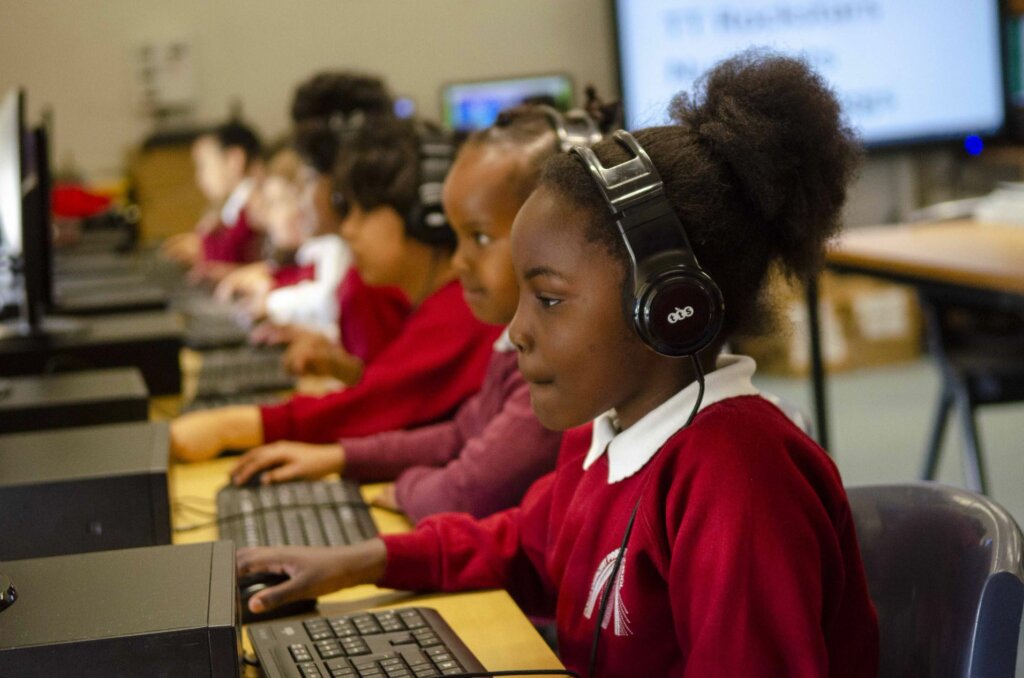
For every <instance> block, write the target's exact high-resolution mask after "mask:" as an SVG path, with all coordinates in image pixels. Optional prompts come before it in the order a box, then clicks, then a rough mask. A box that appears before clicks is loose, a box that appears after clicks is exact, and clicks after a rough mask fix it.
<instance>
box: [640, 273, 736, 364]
mask: <svg viewBox="0 0 1024 678" xmlns="http://www.w3.org/2000/svg"><path fill="white" fill-rule="evenodd" d="M724 317H725V304H724V302H723V300H722V292H721V290H719V289H718V285H716V284H715V281H714V280H712V279H711V277H710V276H709V275H707V274H706V273H704V271H702V270H700V269H695V268H693V267H690V266H684V265H676V266H673V267H671V268H668V269H664V268H663V269H661V270H659V271H657V272H655V274H654V276H653V277H652V278H648V279H645V280H643V281H642V283H641V284H640V285H639V286H638V288H637V293H636V295H635V297H634V303H633V324H634V327H635V328H636V331H637V334H639V335H640V338H641V339H643V341H644V343H646V344H647V345H648V346H650V347H651V348H652V349H654V350H655V351H656V352H658V353H660V354H662V355H666V356H671V357H680V356H686V355H693V354H695V353H697V352H698V351H701V350H703V349H705V348H706V347H707V346H708V345H709V344H710V343H711V342H712V341H713V340H714V338H715V337H716V336H717V335H718V332H719V331H720V330H721V329H722V321H723V319H724Z"/></svg>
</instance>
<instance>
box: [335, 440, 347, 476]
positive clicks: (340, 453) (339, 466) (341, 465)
mask: <svg viewBox="0 0 1024 678" xmlns="http://www.w3.org/2000/svg"><path fill="white" fill-rule="evenodd" d="M334 470H335V471H336V472H337V473H338V475H343V474H344V471H345V446H344V445H340V444H339V445H336V446H335V458H334Z"/></svg>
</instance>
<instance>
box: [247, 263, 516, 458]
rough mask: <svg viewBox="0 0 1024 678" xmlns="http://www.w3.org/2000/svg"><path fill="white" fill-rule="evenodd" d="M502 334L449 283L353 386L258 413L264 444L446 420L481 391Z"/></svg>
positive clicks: (319, 439)
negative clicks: (476, 313)
mask: <svg viewBox="0 0 1024 678" xmlns="http://www.w3.org/2000/svg"><path fill="white" fill-rule="evenodd" d="M500 332H501V328H499V327H494V326H489V325H484V324H483V323H481V322H480V321H478V320H477V319H476V318H474V317H473V315H472V313H470V311H469V308H468V307H467V306H466V304H465V302H464V301H463V299H462V292H461V288H460V287H459V286H458V284H457V283H450V284H449V285H447V286H445V287H444V288H442V289H441V290H439V291H438V292H436V293H435V294H434V295H433V296H432V297H430V298H429V299H428V300H427V301H425V302H424V303H423V305H422V306H421V307H420V308H419V310H418V311H417V312H416V313H415V314H414V315H413V316H412V317H411V318H410V319H409V321H408V323H407V324H406V327H405V330H404V331H403V333H402V334H401V336H399V337H398V338H397V339H395V340H394V341H393V342H392V343H391V344H389V345H388V347H387V348H386V349H385V350H384V352H383V353H382V354H381V355H380V356H379V358H378V359H377V360H376V361H374V362H373V363H372V364H370V365H369V366H368V367H367V368H366V371H365V372H364V373H363V378H362V379H361V380H360V382H359V383H358V384H356V385H355V386H352V387H351V388H347V389H344V390H342V391H338V392H336V393H331V394H328V395H326V396H323V397H310V396H295V397H293V398H292V399H290V400H288V401H287V402H285V403H283V404H281V405H275V406H268V407H263V408H261V416H262V419H263V435H264V440H265V441H266V442H273V441H275V440H296V441H300V442H309V443H332V442H335V441H337V440H339V439H341V438H343V437H355V436H365V435H370V434H373V433H380V432H381V431H391V430H394V429H402V428H409V427H411V426H419V425H423V424H427V423H431V422H435V421H437V420H439V419H442V418H444V417H446V416H450V415H451V413H452V412H453V411H454V410H455V409H456V408H457V407H458V406H459V404H460V403H462V402H463V401H464V400H465V399H466V398H468V397H469V396H471V395H472V394H474V393H476V392H477V391H478V390H479V389H480V383H481V381H482V380H483V376H484V372H485V370H486V368H487V363H488V361H489V359H490V354H491V349H492V345H493V342H494V340H495V338H496V337H497V336H498V334H500Z"/></svg>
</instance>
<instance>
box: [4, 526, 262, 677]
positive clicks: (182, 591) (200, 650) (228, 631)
mask: <svg viewBox="0 0 1024 678" xmlns="http://www.w3.org/2000/svg"><path fill="white" fill-rule="evenodd" d="M0 572H3V574H5V575H6V576H7V577H8V578H9V579H10V581H11V582H12V584H13V585H14V588H15V590H16V591H17V599H16V600H15V601H14V603H13V604H11V606H10V607H8V608H7V609H5V610H0V675H3V676H12V677H13V676H17V678H43V677H44V676H45V677H47V678H49V677H50V676H76V677H80V678H111V677H112V676H153V677H157V676H160V677H166V678H172V677H173V678H180V677H182V676H188V677H189V678H237V677H238V676H239V675H240V666H241V663H240V658H241V656H242V652H241V637H242V635H241V632H240V621H239V619H240V609H239V608H238V589H237V586H236V583H235V550H234V547H233V546H232V544H231V543H230V542H225V541H220V542H209V543H204V544H189V545H182V546H155V547H150V548H139V549H128V550H122V551H108V552H104V553H86V554H78V555H70V556H59V557H55V558H38V559H33V560H20V561H13V562H11V561H8V562H3V561H0Z"/></svg>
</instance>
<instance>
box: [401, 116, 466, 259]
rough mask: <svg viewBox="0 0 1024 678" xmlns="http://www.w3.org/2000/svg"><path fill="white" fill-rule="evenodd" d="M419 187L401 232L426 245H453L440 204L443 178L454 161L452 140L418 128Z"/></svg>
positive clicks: (453, 240)
mask: <svg viewBox="0 0 1024 678" xmlns="http://www.w3.org/2000/svg"><path fill="white" fill-rule="evenodd" d="M417 134H418V137H419V150H418V154H419V187H418V188H417V196H416V201H415V202H414V203H413V206H412V208H410V210H409V213H408V214H407V215H406V219H405V232H406V234H407V235H408V236H409V237H410V238H413V239H415V240H418V241H420V242H422V243H426V244H427V245H448V246H451V247H454V246H455V233H454V232H453V231H452V228H451V226H450V225H449V224H448V217H447V216H445V213H444V208H443V206H442V204H441V190H442V188H443V187H444V179H445V177H446V176H447V175H448V170H449V169H451V166H452V163H453V162H454V160H455V146H454V144H453V143H452V140H451V139H450V138H449V137H448V136H447V135H445V134H444V133H442V132H440V131H435V130H431V129H426V130H424V129H420V130H418V132H417Z"/></svg>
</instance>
